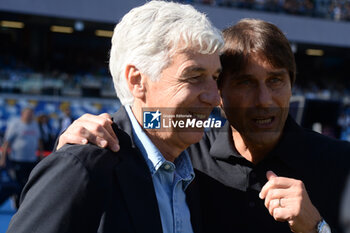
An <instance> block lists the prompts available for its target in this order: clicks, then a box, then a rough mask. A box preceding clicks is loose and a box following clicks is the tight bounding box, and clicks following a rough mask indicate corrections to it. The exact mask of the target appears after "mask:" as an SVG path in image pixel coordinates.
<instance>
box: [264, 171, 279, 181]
mask: <svg viewBox="0 0 350 233" xmlns="http://www.w3.org/2000/svg"><path fill="white" fill-rule="evenodd" d="M275 177H277V175H276V174H275V173H274V172H273V171H267V172H266V178H267V180H271V179H272V178H275Z"/></svg>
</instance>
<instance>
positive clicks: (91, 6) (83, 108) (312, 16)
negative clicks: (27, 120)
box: [0, 0, 350, 233]
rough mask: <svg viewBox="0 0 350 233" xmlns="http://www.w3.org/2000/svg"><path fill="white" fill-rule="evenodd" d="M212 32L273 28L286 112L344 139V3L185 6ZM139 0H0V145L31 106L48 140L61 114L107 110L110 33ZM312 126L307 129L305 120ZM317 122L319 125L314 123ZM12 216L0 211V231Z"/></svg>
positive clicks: (228, 1) (223, 0) (348, 109)
mask: <svg viewBox="0 0 350 233" xmlns="http://www.w3.org/2000/svg"><path fill="white" fill-rule="evenodd" d="M180 2H183V3H188V4H193V5H194V6H195V7H196V8H197V9H198V10H200V11H202V12H205V13H206V14H207V15H208V16H209V18H210V19H211V20H212V22H213V23H214V24H215V25H216V26H217V27H218V28H220V29H223V28H225V27H226V26H229V25H231V24H233V23H235V22H237V21H238V20H240V19H242V18H259V19H264V20H267V21H270V22H272V23H274V24H276V25H277V26H278V27H280V28H281V29H282V31H284V32H285V34H286V36H287V38H288V39H289V40H290V43H291V45H292V49H293V52H294V54H295V57H296V62H297V69H298V72H297V81H296V85H295V87H294V88H293V93H294V97H293V102H292V104H291V105H292V109H291V113H292V114H293V115H294V116H295V117H296V118H297V121H298V122H299V123H300V124H302V125H303V126H305V127H309V128H312V127H315V125H317V129H318V130H319V131H320V132H322V133H324V134H327V135H330V136H333V137H336V138H340V139H343V140H350V0H305V1H304V0H216V1H215V0H193V1H191V0H187V1H180ZM143 3H144V1H143V0H128V1H122V0H99V1H92V0H74V1H70V0H60V1H57V0H30V1H28V0H1V1H0V144H2V138H3V134H4V132H5V129H6V125H7V123H8V121H10V120H11V119H13V118H14V117H19V115H20V112H21V109H22V108H23V107H25V106H28V105H31V106H33V107H34V108H35V114H36V115H37V116H39V115H43V114H45V115H48V116H49V117H50V124H51V127H52V129H53V131H54V133H55V134H57V133H59V130H60V119H61V118H62V116H63V111H64V110H65V109H67V108H69V109H70V110H71V113H72V117H73V118H76V117H78V116H80V115H82V114H83V113H85V112H88V113H93V114H99V113H102V112H108V113H113V112H115V111H116V110H117V109H118V108H119V106H120V103H119V101H118V100H117V98H116V95H115V92H114V87H113V83H112V80H111V78H110V75H109V72H108V64H107V61H108V51H109V48H110V38H111V36H112V33H113V27H114V25H115V24H116V23H117V22H118V20H119V19H120V18H121V17H122V16H123V15H124V14H125V13H126V12H128V11H129V10H130V9H131V8H133V7H135V6H138V5H141V4H143ZM315 123H317V124H315ZM320 126H321V127H320ZM13 213H14V210H13V208H12V207H11V204H10V202H9V201H8V202H6V203H5V204H4V205H3V206H1V208H0V233H1V232H5V230H6V228H7V224H8V221H9V220H10V218H11V216H12V214H13Z"/></svg>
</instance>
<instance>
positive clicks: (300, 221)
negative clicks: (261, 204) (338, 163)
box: [259, 171, 322, 233]
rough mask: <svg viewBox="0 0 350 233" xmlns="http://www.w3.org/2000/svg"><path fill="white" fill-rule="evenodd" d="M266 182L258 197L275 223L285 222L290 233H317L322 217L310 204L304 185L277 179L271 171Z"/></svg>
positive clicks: (286, 179) (293, 180)
mask: <svg viewBox="0 0 350 233" xmlns="http://www.w3.org/2000/svg"><path fill="white" fill-rule="evenodd" d="M266 176H267V179H268V182H267V183H266V184H265V185H264V187H263V188H262V189H261V192H260V194H259V197H260V198H261V199H265V206H266V208H267V209H268V211H269V212H270V214H271V216H273V218H274V219H275V220H276V221H280V222H285V221H287V222H288V224H289V226H290V228H291V231H292V232H300V233H313V232H317V224H318V223H319V222H320V221H321V219H322V217H321V215H320V213H319V212H318V210H317V209H316V208H315V206H314V205H313V204H312V203H311V200H310V198H309V195H308V194H307V192H306V189H305V186H304V183H303V182H302V181H300V180H296V179H291V178H286V177H279V176H277V175H276V174H275V173H273V172H272V171H268V172H267V173H266Z"/></svg>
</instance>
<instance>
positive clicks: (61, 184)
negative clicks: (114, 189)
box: [7, 150, 103, 233]
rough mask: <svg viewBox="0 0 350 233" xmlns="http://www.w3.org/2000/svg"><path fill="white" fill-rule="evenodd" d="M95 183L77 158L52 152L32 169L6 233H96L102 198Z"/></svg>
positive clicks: (59, 152)
mask: <svg viewBox="0 0 350 233" xmlns="http://www.w3.org/2000/svg"><path fill="white" fill-rule="evenodd" d="M96 183H98V182H97V181H94V178H93V176H91V175H90V174H89V170H88V169H87V168H86V167H85V166H84V163H83V162H82V161H81V160H80V159H79V157H77V156H75V155H74V154H70V153H69V152H67V150H64V151H62V150H60V151H58V152H55V153H53V154H51V155H50V156H49V157H48V158H45V159H44V160H43V161H42V162H41V163H39V165H38V166H37V167H36V168H35V169H34V170H33V171H32V174H31V176H30V178H29V181H28V183H27V185H26V186H25V188H24V190H23V193H22V196H21V205H20V208H19V210H18V212H17V213H16V214H15V215H14V217H13V218H12V220H11V222H10V225H9V228H8V231H7V232H8V233H28V232H31V233H44V232H45V233H66V232H67V233H68V232H84V233H85V232H97V229H98V225H99V219H100V217H101V214H102V210H101V206H102V205H101V203H99V202H101V201H102V200H103V198H101V196H99V193H101V192H98V188H97V186H96Z"/></svg>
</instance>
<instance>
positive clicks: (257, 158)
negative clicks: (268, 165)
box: [232, 130, 278, 164]
mask: <svg viewBox="0 0 350 233" xmlns="http://www.w3.org/2000/svg"><path fill="white" fill-rule="evenodd" d="M232 137H233V142H234V146H235V148H236V150H237V151H238V153H239V154H240V155H242V156H243V157H244V158H245V159H246V160H248V161H249V162H251V163H253V164H258V163H259V162H261V161H262V160H263V159H264V158H266V156H267V155H268V154H269V153H270V152H271V151H272V150H273V148H274V147H275V146H276V144H277V142H278V141H276V142H274V143H270V144H268V145H266V144H264V145H258V144H256V143H254V142H250V141H249V140H247V139H245V138H244V137H243V136H242V135H241V134H240V133H239V132H237V131H236V130H232Z"/></svg>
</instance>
